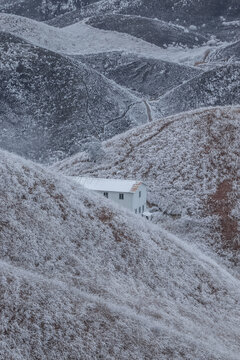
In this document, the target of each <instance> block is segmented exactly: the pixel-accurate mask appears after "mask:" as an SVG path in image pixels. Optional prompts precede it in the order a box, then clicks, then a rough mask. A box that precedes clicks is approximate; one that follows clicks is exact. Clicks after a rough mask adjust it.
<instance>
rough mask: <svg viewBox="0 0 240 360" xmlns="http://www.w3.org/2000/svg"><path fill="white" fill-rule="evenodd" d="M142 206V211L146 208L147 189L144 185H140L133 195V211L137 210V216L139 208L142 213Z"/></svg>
mask: <svg viewBox="0 0 240 360" xmlns="http://www.w3.org/2000/svg"><path fill="white" fill-rule="evenodd" d="M139 191H141V197H139ZM142 206H144V211H146V208H147V189H146V186H145V185H144V184H142V185H141V186H140V187H139V188H138V190H137V191H136V192H135V193H134V194H133V211H134V212H135V209H137V213H138V214H139V207H141V213H142Z"/></svg>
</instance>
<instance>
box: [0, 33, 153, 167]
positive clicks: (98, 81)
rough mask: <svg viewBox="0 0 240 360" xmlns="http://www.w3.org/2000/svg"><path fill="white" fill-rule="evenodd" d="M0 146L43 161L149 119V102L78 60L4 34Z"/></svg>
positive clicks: (1, 42)
mask: <svg viewBox="0 0 240 360" xmlns="http://www.w3.org/2000/svg"><path fill="white" fill-rule="evenodd" d="M0 48H1V54H0V63H1V69H0V75H1V84H0V102H1V113H0V123H1V129H0V146H1V147H2V148H5V149H7V150H10V151H14V152H16V153H18V154H20V155H24V156H26V157H27V158H31V159H35V160H37V161H41V162H49V161H51V160H53V159H57V158H64V157H66V156H67V155H70V154H73V153H76V152H77V151H78V150H79V149H80V148H83V146H85V145H84V144H85V143H86V142H87V143H88V142H92V140H94V141H99V140H101V139H106V138H109V137H111V136H113V135H115V134H116V133H119V132H122V131H125V130H127V129H129V128H130V127H132V126H135V125H138V124H139V123H144V122H146V121H147V119H148V118H147V113H146V107H145V105H144V104H143V103H142V102H141V100H139V99H138V98H137V97H136V96H134V95H132V94H130V93H129V92H128V91H127V90H126V89H123V88H121V87H120V86H118V85H117V84H115V83H113V82H110V81H109V80H107V79H106V78H105V77H103V76H102V75H100V74H99V73H97V72H95V71H94V70H91V69H89V68H88V67H86V66H85V65H83V64H81V63H79V62H73V61H72V60H71V59H69V58H67V57H64V56H61V55H59V54H57V53H54V52H51V51H49V50H44V49H43V48H40V47H36V46H33V45H31V44H29V43H27V42H25V41H24V40H21V39H20V38H18V37H16V36H13V35H10V34H8V33H1V34H0Z"/></svg>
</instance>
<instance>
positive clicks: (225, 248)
mask: <svg viewBox="0 0 240 360" xmlns="http://www.w3.org/2000/svg"><path fill="white" fill-rule="evenodd" d="M239 114H240V109H239V107H226V108H221V107H219V108H209V109H199V110H196V111H191V112H188V113H183V114H180V115H176V116H174V117H170V118H166V119H161V120H159V121H155V122H153V123H151V124H148V125H145V126H143V127H139V128H137V129H134V130H131V131H129V132H127V133H125V134H123V135H121V136H119V137H115V138H113V139H111V140H109V141H107V142H104V143H103V145H102V152H103V153H104V154H105V155H104V156H102V157H101V158H99V160H98V161H97V162H96V163H94V162H93V161H91V159H90V157H89V154H88V153H87V152H85V153H81V154H78V155H75V156H74V157H72V158H70V159H66V160H65V161H63V162H60V163H58V164H56V165H55V166H54V168H55V169H56V170H58V171H59V172H62V173H64V174H66V175H70V176H75V175H82V176H94V177H115V178H129V179H131V178H136V179H142V180H143V181H145V183H146V184H147V186H148V191H149V193H148V203H149V206H150V207H152V209H153V211H156V217H155V220H156V221H157V222H159V223H162V224H163V225H164V226H165V227H167V228H169V229H171V231H174V232H175V233H176V234H179V235H181V236H182V237H184V238H188V239H189V241H191V242H196V243H198V244H202V245H204V244H208V245H209V246H210V247H211V248H213V249H214V252H215V253H219V254H220V255H221V256H224V257H225V260H226V262H227V263H228V265H229V266H233V267H236V266H237V267H238V266H239V244H240V243H239V230H238V229H239V224H240V222H239V221H240V217H239V214H240V209H239V199H240V189H239V141H240V139H239V134H240V131H239V130H240V129H239V126H240V122H239V119H240V118H239ZM229 261H230V263H229Z"/></svg>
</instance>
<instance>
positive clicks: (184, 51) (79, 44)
mask: <svg viewBox="0 0 240 360" xmlns="http://www.w3.org/2000/svg"><path fill="white" fill-rule="evenodd" d="M0 31H3V32H7V33H10V34H12V35H15V36H18V37H21V38H22V39H24V40H25V41H27V42H30V43H32V44H34V45H36V46H40V47H43V48H45V49H48V50H51V51H54V52H57V53H60V54H65V55H66V54H67V55H86V54H97V53H103V52H113V51H118V52H119V51H124V52H125V53H130V54H136V55H137V56H142V57H145V58H146V57H147V58H154V59H158V60H165V61H168V62H173V61H174V62H177V63H178V62H181V64H185V63H187V65H194V63H195V61H197V59H199V58H200V59H202V57H203V56H204V54H205V53H206V51H207V50H208V49H209V46H208V45H204V46H200V47H198V48H196V47H194V48H193V49H189V48H187V47H182V46H169V47H168V48H160V47H159V46H156V45H154V44H151V43H149V42H147V41H144V40H142V39H140V38H137V37H134V36H131V35H129V34H126V33H119V32H116V31H108V30H101V29H97V28H94V27H92V26H90V25H88V24H86V23H85V21H79V22H77V23H76V24H74V25H71V26H67V27H65V28H64V29H58V28H55V27H53V26H49V25H47V24H45V23H42V22H39V21H35V20H32V19H28V18H26V17H21V16H15V15H9V14H0ZM216 47H218V45H217V46H213V50H214V49H215V48H216ZM196 58H197V59H196Z"/></svg>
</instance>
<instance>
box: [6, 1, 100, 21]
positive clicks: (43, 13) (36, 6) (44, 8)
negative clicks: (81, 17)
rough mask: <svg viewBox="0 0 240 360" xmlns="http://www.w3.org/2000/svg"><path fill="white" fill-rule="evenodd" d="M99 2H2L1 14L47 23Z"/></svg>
mask: <svg viewBox="0 0 240 360" xmlns="http://www.w3.org/2000/svg"><path fill="white" fill-rule="evenodd" d="M97 1H98V0H40V1H39V0H7V1H6V0H0V12H6V13H10V14H15V15H21V16H26V17H29V18H32V19H35V20H39V21H45V20H49V19H52V18H54V17H56V16H58V15H61V14H64V13H67V12H69V11H73V10H76V9H81V8H82V7H83V6H86V5H89V4H91V3H94V2H97Z"/></svg>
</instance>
